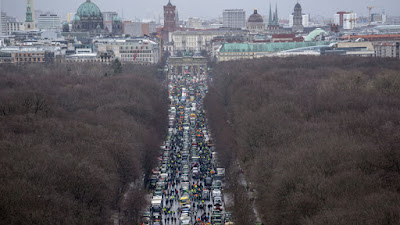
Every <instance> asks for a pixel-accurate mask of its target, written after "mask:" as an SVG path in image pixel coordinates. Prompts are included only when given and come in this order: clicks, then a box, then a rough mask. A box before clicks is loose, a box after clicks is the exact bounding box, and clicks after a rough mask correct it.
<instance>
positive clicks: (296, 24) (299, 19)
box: [292, 3, 304, 33]
mask: <svg viewBox="0 0 400 225" xmlns="http://www.w3.org/2000/svg"><path fill="white" fill-rule="evenodd" d="M292 30H293V32H295V33H302V32H303V31H304V27H303V15H302V13H301V5H300V4H299V3H297V4H296V5H295V6H294V13H293V28H292Z"/></svg>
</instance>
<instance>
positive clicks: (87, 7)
mask: <svg viewBox="0 0 400 225" xmlns="http://www.w3.org/2000/svg"><path fill="white" fill-rule="evenodd" d="M103 29H104V22H103V15H102V13H101V11H100V9H99V7H97V5H96V4H94V3H92V2H91V0H86V2H84V3H83V4H82V5H80V6H79V8H78V10H77V12H76V14H75V16H74V20H73V22H72V31H73V32H89V33H90V34H92V35H94V34H100V33H103Z"/></svg>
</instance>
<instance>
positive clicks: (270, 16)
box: [268, 3, 272, 25]
mask: <svg viewBox="0 0 400 225" xmlns="http://www.w3.org/2000/svg"><path fill="white" fill-rule="evenodd" d="M268 25H272V10H271V3H269V19H268Z"/></svg>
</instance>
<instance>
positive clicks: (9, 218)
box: [0, 64, 168, 225]
mask: <svg viewBox="0 0 400 225" xmlns="http://www.w3.org/2000/svg"><path fill="white" fill-rule="evenodd" d="M114 67H115V66H114ZM113 70H114V71H115V68H112V67H110V66H99V65H96V64H57V65H44V66H43V65H40V66H39V65H23V66H12V65H1V66H0V155H1V157H0V165H1V169H0V180H1V182H0V195H1V198H0V221H1V222H0V224H21V225H22V224H24V225H29V224H42V225H46V224H49V225H50V224H51V225H54V224H59V225H62V224H65V225H73V224H76V225H84V224H110V218H111V216H112V214H113V212H118V211H120V212H121V215H123V220H122V221H121V224H137V221H138V217H139V213H138V212H139V211H140V210H142V209H143V208H144V207H145V206H146V205H147V203H146V201H145V199H144V195H145V189H144V188H143V186H144V184H143V182H142V180H143V178H144V180H146V177H148V175H149V174H151V168H153V167H155V165H156V164H155V163H156V161H157V157H158V155H159V144H160V143H161V142H162V140H163V139H164V138H163V137H164V135H165V124H166V121H167V110H168V108H167V107H168V93H167V90H166V88H164V87H163V86H162V85H161V81H162V80H160V77H159V74H158V71H157V68H155V67H151V66H123V67H122V70H121V67H118V71H117V72H114V71H113ZM132 183H135V184H140V185H134V186H132V185H130V184H132ZM124 193H129V195H124Z"/></svg>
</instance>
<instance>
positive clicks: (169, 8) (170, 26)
mask: <svg viewBox="0 0 400 225" xmlns="http://www.w3.org/2000/svg"><path fill="white" fill-rule="evenodd" d="M175 11H176V6H174V5H172V4H171V0H169V1H168V4H167V5H165V6H164V28H163V32H162V38H163V40H164V41H165V42H168V40H169V33H171V32H174V31H176V19H177V17H176V13H175Z"/></svg>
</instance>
